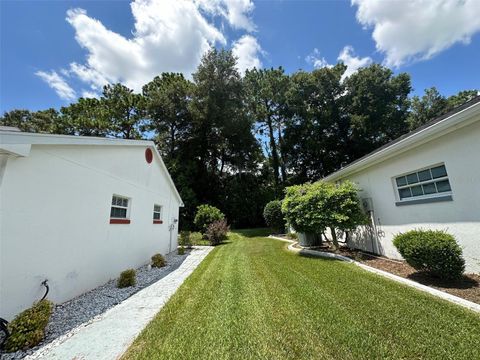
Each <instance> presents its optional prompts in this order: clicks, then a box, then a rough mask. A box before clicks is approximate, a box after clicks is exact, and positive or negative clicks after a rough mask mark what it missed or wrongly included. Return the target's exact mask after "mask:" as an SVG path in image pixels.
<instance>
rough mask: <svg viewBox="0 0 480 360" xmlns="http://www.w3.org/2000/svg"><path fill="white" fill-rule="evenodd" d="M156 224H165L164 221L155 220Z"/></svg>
mask: <svg viewBox="0 0 480 360" xmlns="http://www.w3.org/2000/svg"><path fill="white" fill-rule="evenodd" d="M153 223H154V224H163V220H153Z"/></svg>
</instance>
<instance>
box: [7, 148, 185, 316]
mask: <svg viewBox="0 0 480 360" xmlns="http://www.w3.org/2000/svg"><path fill="white" fill-rule="evenodd" d="M145 149H146V147H145V146H138V147H137V146H77V145H68V146H53V145H33V146H32V149H31V152H30V155H29V156H27V157H9V158H8V161H7V165H6V170H5V172H4V176H3V181H2V182H1V183H0V201H1V202H0V240H1V241H0V316H1V317H5V318H7V319H11V318H12V317H13V316H14V315H15V314H16V313H18V312H19V311H21V310H23V309H25V308H27V307H29V306H31V305H32V303H33V302H34V301H36V300H39V299H40V298H41V296H42V295H43V292H44V289H43V287H42V286H41V284H40V283H41V282H42V281H43V280H44V279H48V283H49V285H50V293H49V296H48V297H49V299H51V300H52V301H54V302H56V303H61V302H64V301H66V300H69V299H71V298H73V297H75V296H78V295H80V294H82V293H84V292H86V291H88V290H90V289H93V288H95V287H96V286H98V285H101V284H103V283H105V282H107V281H108V280H109V279H112V278H116V277H118V275H119V274H120V272H121V271H123V270H125V269H128V268H137V267H139V266H141V265H144V264H146V263H148V262H149V261H150V257H151V256H152V255H153V254H154V253H162V254H166V253H167V252H169V250H170V247H169V243H170V231H169V225H170V224H171V223H172V220H173V219H178V210H179V205H180V200H179V199H178V197H177V196H176V194H175V193H174V190H173V187H172V186H171V185H170V183H169V181H168V180H167V177H166V174H165V172H164V171H163V170H162V168H161V165H160V159H158V158H157V155H156V154H155V152H154V159H153V161H152V163H151V164H148V163H147V162H146V161H145V155H144V154H145ZM0 156H2V157H5V156H6V155H0ZM0 163H1V161H0ZM113 194H117V195H122V196H125V197H129V198H130V199H131V200H130V202H131V203H130V220H131V223H130V224H110V223H109V219H110V206H111V200H112V195H113ZM154 204H159V205H162V206H163V214H162V218H163V224H153V220H152V217H153V206H154ZM176 225H177V226H175V229H174V230H173V231H172V234H171V239H172V241H171V250H174V249H176V247H177V228H178V223H177V224H176Z"/></svg>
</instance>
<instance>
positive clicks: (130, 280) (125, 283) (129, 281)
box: [117, 269, 136, 288]
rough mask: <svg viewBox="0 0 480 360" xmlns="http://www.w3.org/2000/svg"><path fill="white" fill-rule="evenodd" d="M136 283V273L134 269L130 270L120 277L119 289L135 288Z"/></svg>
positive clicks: (122, 273) (123, 272)
mask: <svg viewBox="0 0 480 360" xmlns="http://www.w3.org/2000/svg"><path fill="white" fill-rule="evenodd" d="M135 283H136V273H135V270H134V269H128V270H125V271H122V272H121V273H120V277H119V278H118V281H117V287H119V288H125V287H129V286H134V285H135Z"/></svg>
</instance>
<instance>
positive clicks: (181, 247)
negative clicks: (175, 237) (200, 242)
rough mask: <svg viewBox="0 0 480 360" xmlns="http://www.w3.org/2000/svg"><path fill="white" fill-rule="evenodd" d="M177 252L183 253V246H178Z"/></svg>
mask: <svg viewBox="0 0 480 360" xmlns="http://www.w3.org/2000/svg"><path fill="white" fill-rule="evenodd" d="M177 253H178V255H184V254H185V248H184V247H183V246H180V247H179V248H178V249H177Z"/></svg>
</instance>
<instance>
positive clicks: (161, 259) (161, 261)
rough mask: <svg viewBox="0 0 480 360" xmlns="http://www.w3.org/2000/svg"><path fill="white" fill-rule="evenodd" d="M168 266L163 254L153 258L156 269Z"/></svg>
mask: <svg viewBox="0 0 480 360" xmlns="http://www.w3.org/2000/svg"><path fill="white" fill-rule="evenodd" d="M165 265H167V262H166V261H165V258H164V257H163V255H162V254H155V255H153V256H152V266H153V267H156V268H161V267H164V266H165Z"/></svg>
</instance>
